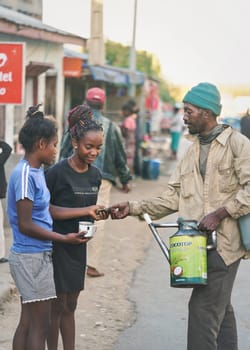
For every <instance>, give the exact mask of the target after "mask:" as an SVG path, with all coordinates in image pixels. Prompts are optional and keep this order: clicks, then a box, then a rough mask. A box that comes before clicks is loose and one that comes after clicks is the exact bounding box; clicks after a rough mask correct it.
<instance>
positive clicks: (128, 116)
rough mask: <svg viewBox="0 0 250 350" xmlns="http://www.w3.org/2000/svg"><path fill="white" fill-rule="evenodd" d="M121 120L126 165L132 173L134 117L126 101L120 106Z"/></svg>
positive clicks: (134, 144) (134, 137)
mask: <svg viewBox="0 0 250 350" xmlns="http://www.w3.org/2000/svg"><path fill="white" fill-rule="evenodd" d="M122 115H123V118H124V119H123V121H122V124H121V133H122V136H123V137H124V141H125V150H126V154H127V162H128V167H129V170H130V173H131V174H134V159H135V149H136V136H135V133H136V118H137V115H136V113H134V111H133V107H132V106H131V104H128V103H126V104H125V105H123V106H122Z"/></svg>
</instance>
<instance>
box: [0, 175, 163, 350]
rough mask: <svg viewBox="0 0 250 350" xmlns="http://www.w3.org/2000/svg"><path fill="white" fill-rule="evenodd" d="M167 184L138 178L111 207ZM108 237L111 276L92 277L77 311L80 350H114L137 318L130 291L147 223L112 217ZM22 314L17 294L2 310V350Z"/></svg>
mask: <svg viewBox="0 0 250 350" xmlns="http://www.w3.org/2000/svg"><path fill="white" fill-rule="evenodd" d="M166 181H167V178H166V177H160V178H159V179H158V180H156V181H150V180H142V179H136V180H135V181H134V183H133V189H132V192H131V193H129V194H123V193H121V192H119V191H118V190H117V189H115V188H113V190H112V195H111V203H117V202H121V201H126V200H128V199H131V200H132V199H134V200H137V199H142V198H145V197H149V196H151V195H152V196H154V195H158V194H160V193H161V192H162V191H163V188H164V185H165V183H166ZM97 234H98V233H97ZM105 236H106V239H105V242H104V246H103V251H102V256H101V262H102V267H101V270H102V271H103V272H105V276H104V277H100V278H90V277H87V278H86V284H85V290H84V291H83V292H82V293H81V294H80V297H79V303H78V308H77V312H76V349H79V350H80V349H81V350H83V349H85V350H90V349H91V350H93V349H95V350H111V349H112V346H113V344H114V342H115V340H116V339H117V337H118V336H119V333H120V332H121V331H122V330H123V329H124V328H126V327H128V326H129V325H130V324H131V323H132V322H133V321H134V319H135V317H136V312H135V311H136V310H135V305H133V304H132V303H131V302H130V301H129V300H128V298H127V292H128V290H129V287H130V284H131V282H132V279H133V273H134V271H135V270H136V268H137V267H138V266H139V264H140V263H141V262H142V261H143V258H144V256H145V253H146V250H147V247H148V246H149V244H150V242H151V241H152V235H151V233H150V232H149V230H148V228H147V226H146V224H145V222H140V221H139V220H138V219H136V218H132V217H128V218H126V219H125V220H121V221H118V220H117V221H116V220H114V221H112V220H111V219H109V220H108V221H107V222H106V227H105ZM0 273H1V271H0ZM19 311H20V306H19V300H18V296H17V294H16V293H13V294H12V296H11V298H10V300H9V301H6V302H5V303H4V304H3V305H2V307H1V309H0V329H1V334H0V350H10V349H11V340H12V337H13V333H14V331H15V328H16V325H17V322H18V317H19ZM60 349H62V347H61V346H60Z"/></svg>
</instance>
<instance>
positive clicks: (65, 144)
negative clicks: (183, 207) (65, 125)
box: [59, 87, 132, 277]
mask: <svg viewBox="0 0 250 350" xmlns="http://www.w3.org/2000/svg"><path fill="white" fill-rule="evenodd" d="M105 101H106V94H105V91H104V90H103V89H100V88H98V87H93V88H90V89H89V90H88V91H87V93H86V103H87V105H88V106H89V107H90V108H91V109H92V112H93V118H94V119H95V120H96V121H97V122H98V123H99V124H101V125H102V127H103V132H104V135H103V146H102V149H101V152H100V154H99V156H98V157H97V158H96V160H95V161H94V163H93V165H95V166H96V167H97V168H98V169H99V170H100V171H101V175H102V183H101V187H100V190H99V193H98V199H97V204H99V203H101V204H102V205H104V206H105V207H106V208H108V207H109V203H110V192H111V188H112V186H113V185H114V186H116V185H117V179H119V181H120V183H121V186H122V187H121V191H122V192H123V193H128V192H129V191H130V190H131V187H130V183H129V182H130V180H131V179H132V176H131V174H130V171H129V168H128V165H127V158H126V153H125V149H124V145H123V140H122V136H121V132H120V130H119V127H117V126H116V124H115V123H113V122H112V121H111V120H109V119H108V118H106V117H105V116H104V115H103V113H102V109H103V106H104V103H105ZM72 151H73V149H72V143H71V136H70V134H69V133H68V132H66V133H64V135H63V138H62V141H61V147H60V155H59V158H60V159H63V158H67V157H68V156H70V155H72ZM104 224H105V221H103V220H102V221H98V223H97V234H96V236H95V239H92V240H91V241H90V242H89V243H88V247H87V249H88V257H87V275H88V276H89V277H101V276H103V275H104V273H103V272H102V271H100V270H99V257H100V254H101V250H102V245H103V239H104Z"/></svg>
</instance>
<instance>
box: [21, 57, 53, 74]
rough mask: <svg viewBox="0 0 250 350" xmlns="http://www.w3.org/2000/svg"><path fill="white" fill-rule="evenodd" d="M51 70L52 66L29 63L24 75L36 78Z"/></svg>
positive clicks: (41, 63) (42, 63)
mask: <svg viewBox="0 0 250 350" xmlns="http://www.w3.org/2000/svg"><path fill="white" fill-rule="evenodd" d="M51 68H54V65H53V64H50V63H44V62H33V61H31V62H29V64H28V65H27V66H26V74H27V75H28V76H29V77H36V76H38V75H40V74H42V73H44V72H46V71H47V70H48V69H51Z"/></svg>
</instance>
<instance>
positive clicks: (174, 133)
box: [169, 103, 184, 160]
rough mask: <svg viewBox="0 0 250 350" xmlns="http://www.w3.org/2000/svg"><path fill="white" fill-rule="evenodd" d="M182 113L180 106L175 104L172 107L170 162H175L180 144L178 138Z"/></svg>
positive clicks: (181, 126) (181, 125) (181, 124)
mask: <svg viewBox="0 0 250 350" xmlns="http://www.w3.org/2000/svg"><path fill="white" fill-rule="evenodd" d="M183 126H184V124H183V112H182V104H181V103H176V104H175V105H174V109H173V115H172V117H171V118H170V128H169V131H170V136H171V143H170V151H171V154H170V159H171V160H177V154H178V149H179V144H180V138H181V135H182V131H183Z"/></svg>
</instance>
